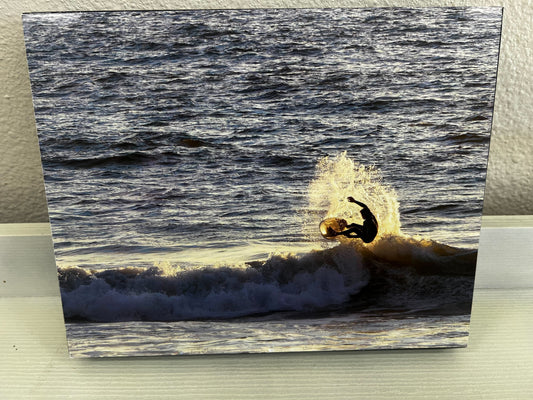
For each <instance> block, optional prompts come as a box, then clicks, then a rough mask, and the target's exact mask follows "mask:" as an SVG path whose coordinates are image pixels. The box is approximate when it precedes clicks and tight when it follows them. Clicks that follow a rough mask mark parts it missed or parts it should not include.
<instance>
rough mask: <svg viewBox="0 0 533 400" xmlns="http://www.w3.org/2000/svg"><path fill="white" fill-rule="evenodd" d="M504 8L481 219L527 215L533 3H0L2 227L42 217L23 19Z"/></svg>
mask: <svg viewBox="0 0 533 400" xmlns="http://www.w3.org/2000/svg"><path fill="white" fill-rule="evenodd" d="M470 5H472V6H501V5H503V6H504V7H505V11H504V24H503V36H502V46H501V53H500V65H499V71H498V85H497V93H496V105H495V114H494V121H493V132H492V140H491V148H490V157H489V171H488V177H487V189H486V193H485V208H484V213H485V214H533V201H531V200H530V199H531V198H533V162H532V160H533V132H532V130H533V54H532V49H533V33H532V29H533V28H532V23H531V22H532V21H533V2H532V1H531V0H500V1H490V0H485V1H443V0H441V1H431V0H410V1H409V0H404V1H401V0H388V1H370V0H360V1H357V0H355V1H327V0H325V1H249V0H248V1H235V0H228V1H226V2H223V1H216V0H208V1H201V0H200V1H190V0H189V1H184V0H182V1H164V0H159V1H158V0H131V1H126V0H122V1H116V0H84V1H82V0H2V1H1V4H0V223H11V222H40V221H46V220H47V211H46V201H45V195H44V185H43V178H42V170H41V164H40V158H39V148H38V142H37V135H36V129H35V121H34V116H33V109H32V101H31V89H30V82H29V75H28V68H27V64H26V58H25V50H24V39H23V34H22V21H21V14H22V13H23V12H37V11H85V10H126V9H130V10H131V9H147V10H149V9H157V10H161V9H180V8H206V7H209V8H222V7H231V8H250V7H362V6H413V7H421V6H470Z"/></svg>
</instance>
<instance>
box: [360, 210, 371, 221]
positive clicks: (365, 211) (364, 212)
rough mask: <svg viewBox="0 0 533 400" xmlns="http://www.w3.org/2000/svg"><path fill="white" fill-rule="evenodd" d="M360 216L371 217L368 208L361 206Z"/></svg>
mask: <svg viewBox="0 0 533 400" xmlns="http://www.w3.org/2000/svg"><path fill="white" fill-rule="evenodd" d="M361 217H363V219H367V218H372V212H370V210H369V209H368V208H363V209H362V210H361Z"/></svg>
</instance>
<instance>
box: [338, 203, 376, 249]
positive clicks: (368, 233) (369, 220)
mask: <svg viewBox="0 0 533 400" xmlns="http://www.w3.org/2000/svg"><path fill="white" fill-rule="evenodd" d="M348 201H349V202H351V203H355V204H357V205H358V206H360V207H362V209H361V216H362V217H363V220H364V222H363V225H359V224H355V223H354V224H349V225H348V223H347V222H346V220H345V219H342V220H340V221H339V226H340V228H341V229H342V231H340V232H337V231H335V230H334V229H333V228H332V227H329V228H328V235H329V236H339V235H343V236H346V237H347V238H350V239H361V240H362V241H363V242H365V243H370V242H372V241H373V240H374V238H375V237H376V235H377V234H378V221H377V220H376V217H375V216H374V214H372V211H370V209H369V208H368V206H367V205H366V204H365V203H362V202H360V201H357V200H355V199H354V198H353V197H351V196H350V197H348Z"/></svg>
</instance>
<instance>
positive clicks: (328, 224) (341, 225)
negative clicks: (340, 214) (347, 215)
mask: <svg viewBox="0 0 533 400" xmlns="http://www.w3.org/2000/svg"><path fill="white" fill-rule="evenodd" d="M318 228H319V229H320V233H321V234H322V236H324V238H326V239H329V240H335V239H336V238H337V236H334V235H330V233H328V229H329V228H331V229H333V230H334V231H335V232H342V231H344V230H345V229H346V220H344V219H342V218H334V217H333V218H326V219H325V220H323V221H322V222H321V223H320V225H319V227H318Z"/></svg>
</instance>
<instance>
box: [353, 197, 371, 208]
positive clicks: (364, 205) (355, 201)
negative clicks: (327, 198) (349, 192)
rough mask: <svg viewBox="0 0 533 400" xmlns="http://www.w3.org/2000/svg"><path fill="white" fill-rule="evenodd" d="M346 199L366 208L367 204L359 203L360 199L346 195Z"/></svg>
mask: <svg viewBox="0 0 533 400" xmlns="http://www.w3.org/2000/svg"><path fill="white" fill-rule="evenodd" d="M348 201H349V202H350V203H355V204H357V205H358V206H359V207H363V208H368V207H367V205H366V204H365V203H361V202H360V201H357V200H355V199H354V198H353V197H352V196H350V197H348Z"/></svg>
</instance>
